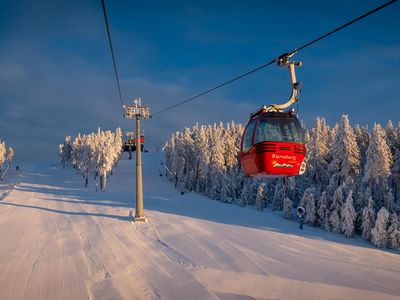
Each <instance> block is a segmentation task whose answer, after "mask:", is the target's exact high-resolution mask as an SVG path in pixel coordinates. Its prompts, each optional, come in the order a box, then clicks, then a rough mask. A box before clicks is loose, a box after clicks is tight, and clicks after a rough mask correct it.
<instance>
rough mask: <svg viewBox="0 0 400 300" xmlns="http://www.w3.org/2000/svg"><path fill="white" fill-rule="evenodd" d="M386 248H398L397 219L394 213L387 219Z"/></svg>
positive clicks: (399, 238) (399, 227) (399, 237)
mask: <svg viewBox="0 0 400 300" xmlns="http://www.w3.org/2000/svg"><path fill="white" fill-rule="evenodd" d="M388 246H389V247H390V248H393V249H397V248H400V226H399V218H398V217H397V215H396V214H395V213H393V214H391V215H390V218H389V228H388Z"/></svg>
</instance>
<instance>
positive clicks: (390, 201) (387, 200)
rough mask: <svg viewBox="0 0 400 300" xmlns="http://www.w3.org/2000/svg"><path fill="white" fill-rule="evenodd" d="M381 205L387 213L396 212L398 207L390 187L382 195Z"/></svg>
mask: <svg viewBox="0 0 400 300" xmlns="http://www.w3.org/2000/svg"><path fill="white" fill-rule="evenodd" d="M383 206H385V207H386V209H387V210H388V212H389V213H393V212H396V211H397V210H398V207H397V206H396V204H395V203H394V196H393V193H392V189H388V190H387V192H386V193H385V195H384V200H383Z"/></svg>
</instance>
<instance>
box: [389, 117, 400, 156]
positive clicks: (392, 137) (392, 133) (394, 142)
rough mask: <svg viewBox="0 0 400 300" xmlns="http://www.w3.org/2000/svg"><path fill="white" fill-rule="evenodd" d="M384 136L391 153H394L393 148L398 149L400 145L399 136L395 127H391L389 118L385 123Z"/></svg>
mask: <svg viewBox="0 0 400 300" xmlns="http://www.w3.org/2000/svg"><path fill="white" fill-rule="evenodd" d="M385 136H386V142H387V145H388V147H389V149H390V150H391V152H392V155H394V153H395V150H396V149H399V147H400V136H399V135H398V132H397V130H396V128H394V127H393V123H392V121H391V120H389V121H388V123H387V125H386V128H385Z"/></svg>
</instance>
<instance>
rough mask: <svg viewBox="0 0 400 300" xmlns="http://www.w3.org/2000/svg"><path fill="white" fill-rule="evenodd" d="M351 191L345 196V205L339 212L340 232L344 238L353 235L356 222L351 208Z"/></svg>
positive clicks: (354, 213) (354, 212)
mask: <svg viewBox="0 0 400 300" xmlns="http://www.w3.org/2000/svg"><path fill="white" fill-rule="evenodd" d="M352 194H353V191H350V193H349V195H348V196H347V199H346V203H345V204H344V206H343V207H342V211H341V222H342V231H343V233H344V235H345V236H347V237H350V236H353V235H354V231H355V227H354V223H355V220H356V216H357V215H356V211H355V210H354V207H353V197H352Z"/></svg>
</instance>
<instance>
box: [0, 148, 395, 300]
mask: <svg viewBox="0 0 400 300" xmlns="http://www.w3.org/2000/svg"><path fill="white" fill-rule="evenodd" d="M160 158H161V154H160V153H144V154H143V166H144V169H143V176H144V195H145V196H144V200H145V202H144V207H145V213H146V216H147V217H148V218H149V222H148V223H139V224H133V223H130V222H129V221H128V215H129V210H130V209H131V207H132V206H133V205H134V187H135V177H134V167H135V161H134V160H126V159H124V160H122V161H120V163H119V166H118V168H117V169H116V170H115V173H114V175H113V176H110V178H109V181H108V182H107V192H95V187H94V185H93V183H91V185H90V186H89V188H88V189H85V188H84V187H83V184H84V180H83V178H82V177H81V176H80V175H78V174H76V173H75V171H74V170H72V169H67V170H62V169H61V168H60V166H59V165H58V164H55V163H53V165H52V164H51V163H50V162H47V163H38V164H30V165H27V166H22V168H21V171H20V174H19V175H16V173H15V172H14V173H13V175H12V176H14V179H15V180H18V184H17V185H16V186H15V187H14V189H13V190H12V191H11V193H7V196H6V197H5V198H4V199H2V200H1V201H0V266H1V272H0V295H1V296H0V298H1V299H400V256H399V254H396V253H392V252H385V251H382V250H378V249H375V248H373V247H371V246H370V245H369V244H368V243H366V242H364V241H362V240H361V239H359V238H350V239H349V238H346V237H344V236H343V235H339V234H333V233H328V232H325V231H323V230H320V229H319V228H311V227H308V226H305V229H304V230H303V231H300V230H299V229H298V228H297V225H296V223H295V222H293V221H287V220H285V219H283V218H282V217H281V215H280V212H271V211H269V210H266V211H264V212H258V211H257V210H255V209H254V208H253V207H245V208H241V207H239V206H235V205H229V204H224V203H221V202H218V201H214V200H210V199H208V198H206V197H203V196H201V195H197V194H195V193H186V194H185V195H181V194H180V193H179V191H178V190H176V189H174V187H173V184H172V183H170V182H168V181H167V180H166V179H165V177H160V176H159V170H160V169H161V167H162V166H161V165H160ZM3 186H4V184H3Z"/></svg>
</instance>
